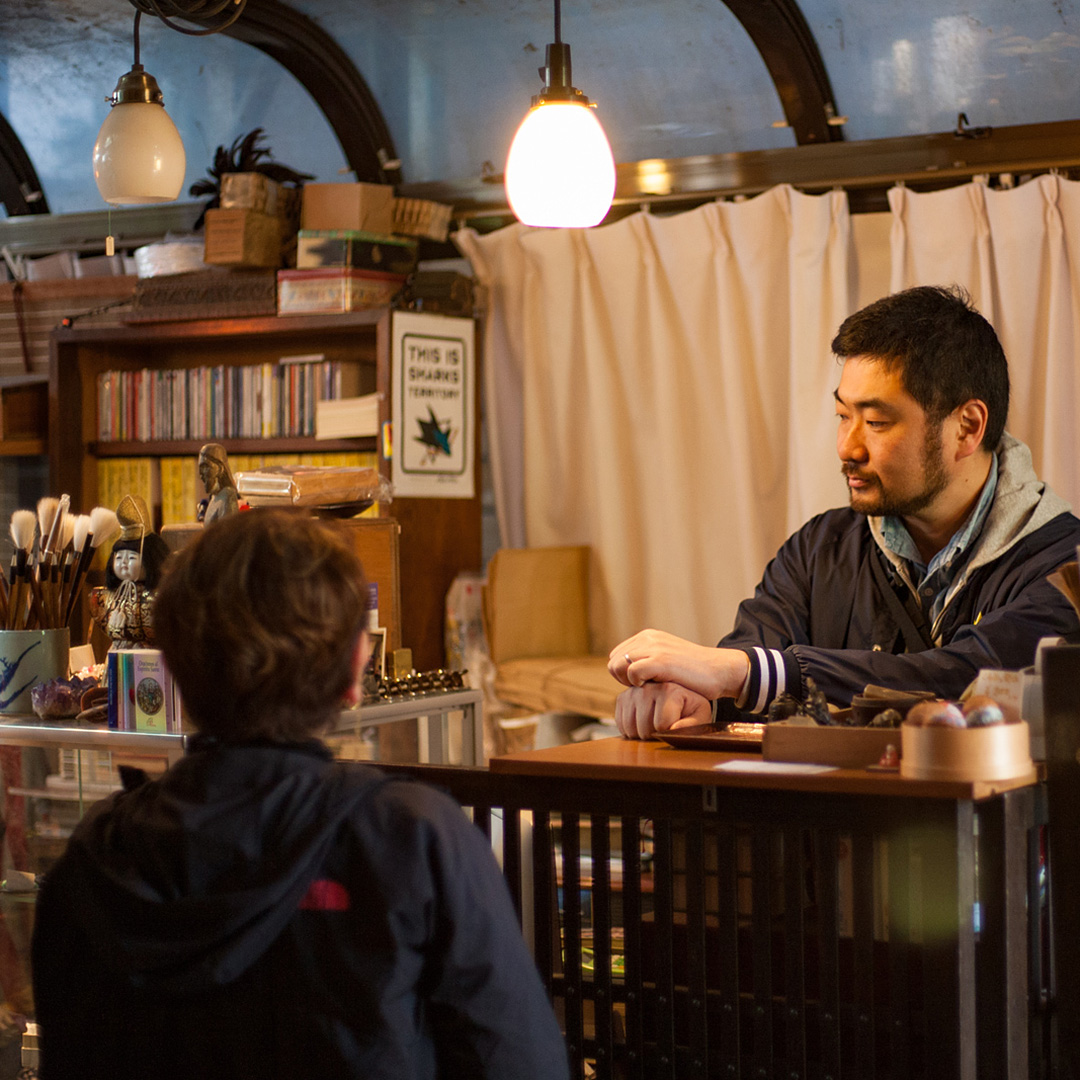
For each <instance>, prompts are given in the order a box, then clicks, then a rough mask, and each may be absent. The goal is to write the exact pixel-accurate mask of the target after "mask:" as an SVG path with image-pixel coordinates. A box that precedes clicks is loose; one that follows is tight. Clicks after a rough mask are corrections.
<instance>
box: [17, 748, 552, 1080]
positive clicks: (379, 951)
mask: <svg viewBox="0 0 1080 1080" xmlns="http://www.w3.org/2000/svg"><path fill="white" fill-rule="evenodd" d="M33 968H34V988H35V997H36V1004H37V1019H38V1022H39V1023H40V1025H41V1029H42V1076H43V1078H44V1080H66V1078H68V1077H71V1078H73V1080H74V1078H79V1080H96V1078H98V1077H102V1078H104V1077H111V1078H117V1080H124V1078H132V1080H134V1078H136V1077H137V1078H140V1080H153V1078H159V1077H160V1078H165V1077H169V1078H173V1077H175V1078H180V1077H184V1078H187V1080H190V1078H193V1077H198V1078H200V1080H214V1078H217V1077H221V1078H225V1077H229V1078H230V1080H234V1078H235V1077H240V1076H242V1077H244V1078H245V1080H249V1078H250V1080H258V1078H263V1077H266V1078H269V1077H281V1078H286V1077H288V1078H290V1080H297V1078H300V1077H305V1078H306V1077H312V1078H317V1077H328V1078H329V1077H334V1078H344V1077H357V1078H360V1077H362V1078H364V1080H383V1078H386V1080H390V1078H393V1080H402V1078H416V1080H420V1078H424V1080H427V1078H435V1077H478V1078H482V1077H489V1078H499V1080H503V1078H508V1080H509V1078H520V1080H541V1078H543V1080H550V1078H562V1077H565V1076H566V1075H567V1065H566V1053H565V1048H564V1044H563V1041H562V1037H561V1035H560V1032H559V1029H558V1026H557V1025H556V1023H555V1019H554V1017H553V1014H552V1011H551V1007H550V1005H549V1003H548V1001H547V999H546V997H545V995H544V992H543V988H542V986H541V983H540V979H539V977H538V975H537V972H536V969H535V967H534V965H533V962H532V959H531V957H530V956H529V954H528V952H527V951H526V949H525V946H524V942H523V939H522V935H521V931H520V928H519V925H518V922H517V919H516V917H515V914H514V911H513V907H512V905H511V903H510V900H509V895H508V893H507V891H506V888H505V883H504V881H503V879H502V876H501V875H500V873H499V870H498V867H497V865H496V863H495V860H494V857H493V856H492V853H491V851H490V849H489V848H488V847H487V843H486V841H485V839H484V837H483V836H482V834H481V833H480V831H479V830H478V829H476V828H475V827H474V826H473V825H472V824H471V823H470V822H469V821H468V820H467V818H466V817H465V816H464V814H463V813H462V812H461V809H460V808H459V807H458V806H457V805H456V804H455V803H454V802H453V801H452V800H450V799H449V798H447V797H446V796H445V795H443V794H441V793H439V792H437V791H434V790H432V789H430V788H428V787H426V786H424V785H422V784H417V783H409V782H402V781H398V780H391V779H388V778H387V777H385V776H384V775H383V774H382V773H380V772H379V771H378V770H376V769H373V768H370V767H365V766H361V765H356V764H351V763H340V762H334V761H333V760H332V759H331V756H330V754H329V752H328V751H327V750H326V749H325V747H323V746H322V744H321V743H310V744H303V745H299V746H287V747H284V746H272V745H259V746H245V747H232V748H227V747H220V746H214V745H212V744H210V745H207V744H205V743H204V744H202V745H201V746H197V748H196V749H194V750H193V752H192V753H190V754H189V755H188V756H187V757H185V758H184V759H183V760H182V761H180V762H179V763H178V764H177V765H175V766H174V767H173V768H172V769H170V770H169V771H168V772H167V773H166V774H165V776H164V777H163V778H162V779H161V780H160V781H156V782H152V783H145V784H143V785H142V786H139V787H137V788H136V789H134V790H132V791H128V792H124V793H122V794H118V795H116V796H114V797H111V798H110V799H108V800H105V801H103V802H102V803H99V804H98V805H97V806H95V807H93V808H92V809H91V810H90V811H89V812H88V814H87V815H86V817H85V818H84V819H83V821H82V823H81V824H80V825H79V827H78V828H77V830H76V832H75V834H74V835H73V837H72V839H71V842H70V844H69V845H68V848H67V850H66V852H65V854H64V855H63V856H62V857H61V859H60V860H59V861H58V863H57V864H56V866H55V867H54V868H53V869H51V870H50V871H49V873H48V875H47V876H46V879H45V882H44V884H43V887H42V890H41V893H40V897H39V902H38V908H37V919H36V925H35V931H34V941H33Z"/></svg>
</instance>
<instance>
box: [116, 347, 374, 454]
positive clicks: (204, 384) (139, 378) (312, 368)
mask: <svg viewBox="0 0 1080 1080" xmlns="http://www.w3.org/2000/svg"><path fill="white" fill-rule="evenodd" d="M360 380H361V365H360V363H359V362H358V361H357V362H354V361H339V360H324V359H316V358H313V359H309V360H295V361H289V362H282V363H276V364H271V363H267V364H248V365H243V366H238V367H231V366H227V365H223V364H218V365H214V366H209V367H196V368H143V369H141V370H137V371H104V372H101V373H100V374H99V375H98V376H97V437H98V439H99V440H101V441H102V442H153V441H169V440H183V439H228V438H240V439H247V438H250V439H272V438H278V437H288V436H293V437H296V436H312V435H314V434H315V406H316V403H317V402H319V401H330V400H336V399H338V398H343V397H352V396H355V395H356V394H359V393H360V390H361V386H360Z"/></svg>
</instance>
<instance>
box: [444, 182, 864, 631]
mask: <svg viewBox="0 0 1080 1080" xmlns="http://www.w3.org/2000/svg"><path fill="white" fill-rule="evenodd" d="M456 239H457V240H458V243H459V246H460V247H461V248H462V250H463V252H464V253H465V254H466V255H467V256H468V257H469V258H470V259H471V260H472V262H473V266H474V269H475V271H476V273H477V275H478V277H479V278H480V280H481V281H482V282H483V283H484V284H486V285H487V286H488V288H489V290H490V296H491V318H490V319H489V324H491V323H494V324H500V323H501V324H502V325H501V326H500V327H499V328H497V329H495V330H492V329H491V327H490V325H489V331H488V333H489V338H490V339H491V340H490V341H489V345H490V347H489V348H488V349H487V350H486V357H487V387H488V389H489V394H488V399H487V404H488V412H487V420H488V425H489V437H490V439H491V446H492V448H493V453H494V452H495V449H494V448H495V447H499V448H502V449H503V450H505V451H506V452H507V457H506V458H504V460H503V468H502V471H501V473H500V474H498V475H497V476H496V478H495V482H496V485H497V486H496V500H497V502H498V503H499V504H500V505H501V506H504V507H509V508H514V507H516V506H518V505H520V506H521V507H522V508H523V518H524V533H523V534H522V533H520V532H514V531H512V530H510V531H504V532H503V543H504V544H505V545H506V546H520V544H521V543H522V542H523V543H524V544H527V545H529V546H542V545H546V544H560V543H562V544H565V543H587V544H589V545H590V546H591V547H592V550H593V565H592V570H593V573H592V587H593V595H592V598H591V600H592V607H591V610H592V616H593V626H592V631H593V646H594V648H595V649H598V650H606V649H607V648H608V647H610V645H612V644H614V643H615V642H616V641H618V640H619V639H620V638H621V637H623V636H626V635H628V634H630V633H632V632H634V631H635V630H638V629H640V628H641V627H642V626H645V625H653V626H660V627H663V628H665V629H668V630H671V631H672V632H674V633H678V634H682V635H684V636H686V637H691V638H694V639H695V640H700V641H715V640H717V639H718V638H719V637H720V636H721V635H722V634H723V633H724V632H725V630H726V628H727V627H729V626H730V624H731V621H732V618H733V617H734V614H735V607H736V605H737V603H738V601H739V600H740V599H742V598H743V597H744V596H745V595H746V593H747V592H748V590H750V589H752V588H753V585H754V583H755V582H756V581H757V579H758V577H759V576H760V573H761V569H762V567H763V565H764V563H765V561H766V560H767V559H768V558H769V557H770V556H771V555H772V554H773V553H774V552H775V550H776V548H777V546H778V545H779V544H780V543H781V542H782V541H783V539H784V537H785V536H786V535H787V533H788V532H789V531H790V530H791V529H792V528H794V527H795V525H797V524H799V523H800V522H801V521H802V520H804V519H805V517H806V516H807V515H808V514H810V513H812V512H815V511H818V510H822V509H824V508H826V507H827V506H830V505H835V504H836V502H837V500H838V499H842V498H843V485H842V483H841V481H840V478H839V470H838V466H837V465H836V462H835V458H834V457H833V456H832V453H831V446H832V444H833V427H834V424H835V422H834V421H833V420H832V413H833V409H832V402H831V392H832V388H833V387H834V386H835V383H836V378H837V374H836V365H835V361H834V359H833V357H832V355H831V353H830V350H829V341H830V340H831V337H832V334H833V333H834V332H835V329H836V326H837V324H838V323H839V321H840V320H841V319H842V318H843V316H844V315H845V314H846V313H847V311H848V310H849V309H850V306H851V299H850V296H851V288H852V282H851V274H850V272H849V271H850V257H851V256H850V222H849V219H848V211H847V202H846V198H845V197H844V195H843V193H841V192H831V193H829V194H828V195H822V196H808V195H802V194H800V193H799V192H796V191H795V190H794V189H792V188H790V187H779V188H775V189H773V190H771V191H769V192H766V193H765V194H763V195H761V196H759V197H757V198H755V199H751V200H747V201H745V202H737V203H736V202H733V203H712V204H709V205H706V206H702V207H699V208H698V209H696V210H693V211H690V212H688V213H685V214H679V215H676V216H673V217H668V218H658V217H653V216H652V215H650V214H647V213H639V214H636V215H634V216H633V217H630V218H626V219H624V220H623V221H620V222H618V223H616V224H613V225H609V226H606V227H604V228H600V229H592V230H554V231H546V230H545V231H541V230H528V229H524V228H522V227H520V226H512V227H510V228H508V229H503V230H500V231H499V232H496V233H492V234H489V235H487V236H483V237H481V236H477V235H476V234H475V233H470V232H466V233H465V234H458V236H457V237H456ZM500 337H501V338H502V339H503V341H504V343H506V348H504V349H502V350H501V349H500V348H499V346H498V341H499V338H500ZM511 342H512V344H510V343H511ZM518 379H520V381H521V389H522V393H523V395H524V407H523V409H522V411H521V412H520V413H518V412H517V411H516V407H515V405H514V404H513V402H511V401H507V400H506V398H507V397H512V393H511V394H504V392H505V391H507V389H508V388H512V387H513V386H514V384H515V383H516V381H517V380H518ZM822 443H824V451H823V452H822V451H817V450H815V449H813V448H815V447H818V446H820V445H821V444H822ZM518 454H520V461H521V468H522V472H521V475H522V478H523V483H522V488H521V492H522V493H521V495H520V504H519V502H518V500H519V496H518V494H517V493H516V492H515V489H514V477H513V467H512V463H513V461H514V458H515V456H516V455H518ZM507 463H511V464H510V465H508V464H507ZM503 516H505V517H506V519H507V520H508V521H510V522H511V523H512V522H513V511H512V510H511V511H509V512H504V513H503ZM500 524H502V516H501V518H500Z"/></svg>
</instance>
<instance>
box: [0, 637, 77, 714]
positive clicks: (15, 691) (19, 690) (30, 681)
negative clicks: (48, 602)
mask: <svg viewBox="0 0 1080 1080" xmlns="http://www.w3.org/2000/svg"><path fill="white" fill-rule="evenodd" d="M70 646H71V635H70V633H69V632H68V628H67V627H66V626H65V627H62V628H61V629H59V630H0V713H32V712H33V711H34V709H33V705H32V704H31V702H30V688H31V687H32V686H35V685H37V684H38V683H41V682H48V681H49V680H50V679H58V678H61V677H64V676H66V675H67V673H68V653H69V651H70Z"/></svg>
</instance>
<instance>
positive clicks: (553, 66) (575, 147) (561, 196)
mask: <svg viewBox="0 0 1080 1080" xmlns="http://www.w3.org/2000/svg"><path fill="white" fill-rule="evenodd" d="M540 76H541V78H542V79H543V80H544V88H543V89H542V90H541V91H540V93H539V94H538V95H537V96H536V97H534V98H533V99H532V108H530V109H529V112H528V114H527V115H526V117H525V119H524V120H522V122H521V126H520V127H519V128H518V129H517V134H515V135H514V140H513V142H512V143H511V144H510V153H509V155H508V156H507V159H506V170H505V184H506V197H507V199H508V201H509V203H510V209H511V210H513V211H514V214H515V216H516V217H517V218H518V220H519V221H522V222H523V223H524V224H526V225H536V226H542V227H546V228H588V227H589V226H592V225H598V224H599V223H600V222H601V221H603V220H604V217H605V216H606V214H607V212H608V210H609V209H610V208H611V200H612V198H613V197H614V195H615V160H614V158H613V157H612V155H611V146H610V145H609V144H608V141H607V136H606V135H605V134H604V129H603V128H602V127H601V126H600V121H599V120H597V119H596V112H595V106H594V105H593V103H592V102H590V101H589V99H588V98H587V97H586V96H585V95H584V94H583V93H582V92H581V91H580V90H578V89H577V88H576V87H575V86H573V84H572V77H571V71H570V46H569V45H567V44H565V43H564V42H563V41H562V28H561V13H560V0H555V41H554V42H553V43H552V44H550V45H548V47H547V53H546V63H545V65H544V67H542V68H540Z"/></svg>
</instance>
